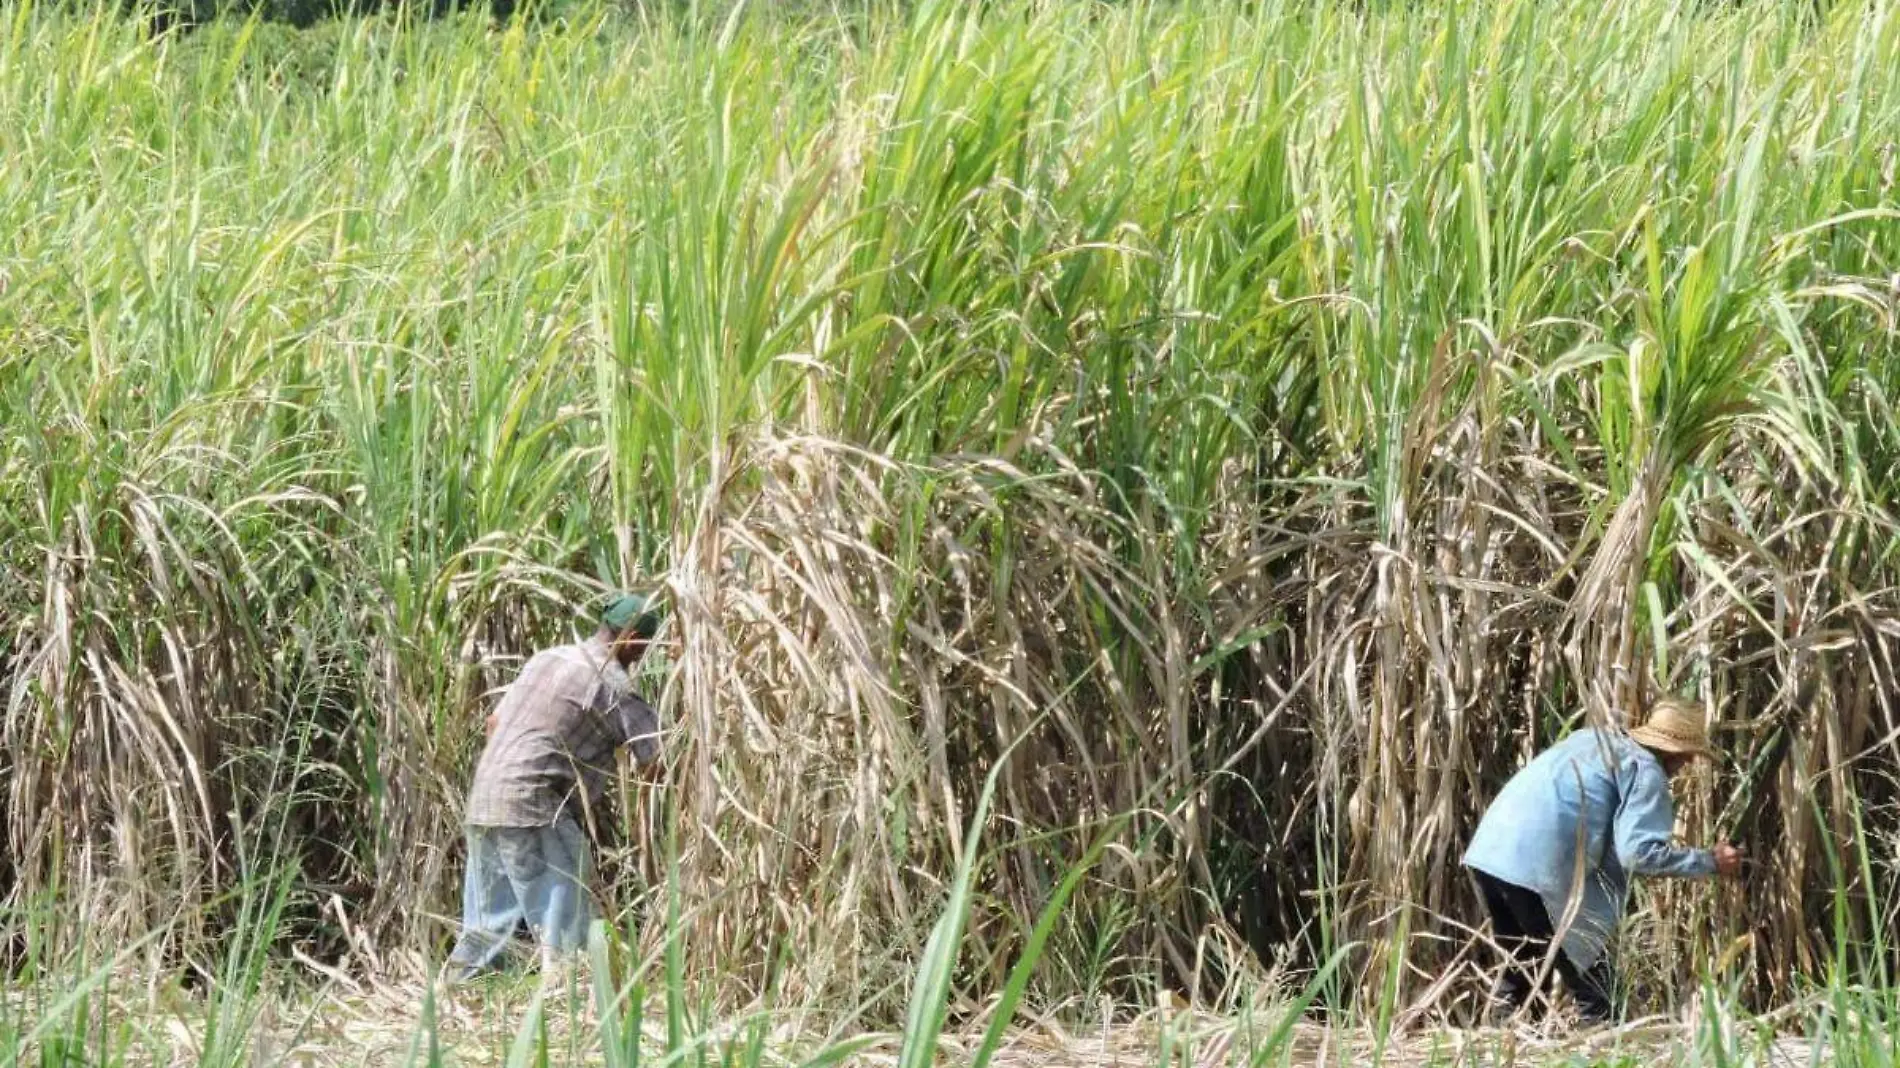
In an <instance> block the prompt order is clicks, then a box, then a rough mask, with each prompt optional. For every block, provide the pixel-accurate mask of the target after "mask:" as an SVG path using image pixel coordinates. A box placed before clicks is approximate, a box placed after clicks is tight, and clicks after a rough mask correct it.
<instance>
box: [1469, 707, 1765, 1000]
mask: <svg viewBox="0 0 1900 1068" xmlns="http://www.w3.org/2000/svg"><path fill="white" fill-rule="evenodd" d="M1708 755H1710V754H1709V747H1708V733H1707V730H1706V728H1705V727H1704V726H1703V723H1702V715H1701V713H1700V710H1699V709H1698V708H1697V707H1696V706H1695V705H1692V704H1690V703H1688V702H1686V701H1682V700H1679V699H1676V698H1670V697H1665V698H1662V699H1660V700H1658V701H1657V702H1656V704H1655V709H1654V711H1653V713H1652V714H1651V716H1650V719H1649V722H1647V723H1645V724H1644V725H1643V726H1640V727H1637V728H1635V729H1633V730H1631V731H1630V732H1629V733H1628V734H1624V733H1622V732H1621V731H1614V730H1598V729H1587V730H1580V731H1577V732H1575V733H1573V734H1571V735H1570V736H1569V737H1568V738H1565V739H1564V740H1563V741H1561V742H1558V743H1557V744H1556V745H1554V746H1552V747H1551V748H1550V749H1548V750H1545V751H1544V752H1543V753H1542V754H1540V755H1539V756H1538V757H1537V758H1536V759H1535V760H1532V761H1531V762H1530V764H1528V765H1526V766H1525V768H1524V770H1522V771H1520V772H1518V773H1517V775H1515V776H1514V777H1512V779H1511V781H1510V782H1509V783H1506V784H1505V787H1504V790H1503V792H1502V793H1500V794H1498V797H1497V800H1495V801H1493V802H1492V803H1491V807H1490V808H1489V809H1488V810H1486V812H1485V814H1484V819H1483V820H1482V821H1481V822H1480V823H1479V824H1478V832H1477V834H1476V835H1475V836H1474V837H1473V838H1472V841H1471V847H1470V849H1469V850H1467V851H1466V853H1465V857H1464V864H1465V867H1466V868H1468V869H1470V871H1471V874H1472V877H1473V880H1474V881H1475V882H1476V883H1477V888H1478V893H1479V896H1480V897H1481V898H1482V899H1483V901H1484V905H1485V909H1486V910H1487V911H1488V912H1489V913H1490V916H1491V925H1492V934H1493V937H1494V939H1495V941H1496V944H1497V948H1498V950H1499V953H1500V956H1501V958H1502V959H1501V960H1500V961H1499V966H1500V972H1501V974H1500V976H1499V979H1498V982H1497V985H1496V987H1495V988H1494V990H1493V991H1492V1002H1493V1008H1494V1009H1495V1008H1504V1007H1508V1008H1510V1009H1513V1010H1515V1009H1518V1008H1522V1007H1523V1006H1524V1005H1525V1004H1526V1003H1527V1002H1528V1001H1529V1000H1530V998H1531V996H1532V994H1533V993H1536V992H1537V991H1539V990H1540V989H1542V988H1543V987H1544V986H1545V984H1547V983H1548V981H1549V977H1550V976H1551V975H1552V974H1553V973H1554V974H1557V975H1561V976H1563V980H1564V985H1565V986H1566V987H1567V988H1568V989H1569V991H1570V993H1571V996H1572V997H1573V998H1575V999H1576V1001H1577V1005H1578V1008H1579V1010H1580V1011H1581V1013H1582V1015H1583V1017H1584V1018H1585V1019H1586V1020H1589V1021H1591V1022H1603V1021H1608V1020H1610V1019H1612V1018H1613V1017H1614V1016H1615V1015H1616V1010H1615V1009H1614V1007H1613V998H1614V990H1615V985H1616V984H1615V974H1614V971H1613V969H1612V968H1611V966H1610V962H1609V958H1608V955H1607V953H1606V949H1607V944H1608V942H1609V937H1610V934H1611V932H1612V931H1613V930H1614V929H1615V927H1616V924H1617V922H1618V920H1619V919H1620V918H1621V917H1622V914H1623V908H1624V903H1625V900H1626V899H1627V897H1628V895H1629V879H1630V876H1631V875H1648V876H1662V877H1676V878H1706V877H1708V876H1711V875H1716V874H1721V875H1724V876H1730V877H1732V876H1734V875H1736V874H1738V873H1739V872H1740V870H1741V863H1742V854H1741V850H1739V849H1737V848H1735V847H1733V846H1729V845H1718V846H1716V847H1715V848H1714V849H1713V850H1706V849H1695V848H1690V847H1686V846H1682V845H1678V844H1676V842H1675V841H1674V832H1675V822H1676V820H1675V808H1674V806H1673V805H1672V804H1671V802H1670V797H1669V781H1670V780H1671V779H1672V778H1674V777H1675V776H1676V774H1677V773H1678V772H1680V771H1682V769H1684V768H1686V767H1688V766H1689V763H1690V762H1691V761H1693V760H1694V759H1696V758H1697V757H1706V756H1708ZM1553 945H1555V946H1556V947H1557V951H1556V952H1555V953H1553V952H1552V947H1553Z"/></svg>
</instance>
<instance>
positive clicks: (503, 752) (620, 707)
mask: <svg viewBox="0 0 1900 1068" xmlns="http://www.w3.org/2000/svg"><path fill="white" fill-rule="evenodd" d="M495 719H496V721H497V722H496V724H495V733H494V735H493V736H492V737H490V738H489V739H488V747H487V748H486V749H484V750H482V759H481V763H479V764H477V765H476V766H475V784H474V786H473V787H471V788H470V790H469V796H468V810H467V811H466V812H465V813H464V814H463V821H464V822H466V823H468V824H471V825H473V826H477V827H545V826H547V825H549V824H551V823H553V822H554V821H555V820H557V819H559V818H560V817H562V816H563V815H572V816H574V817H576V818H582V819H583V822H585V820H584V814H585V812H586V811H591V810H592V809H593V808H595V807H598V805H599V804H600V801H601V799H602V798H603V797H604V796H605V792H606V786H607V779H608V777H609V776H610V775H612V774H613V769H614V750H616V749H618V748H620V747H621V746H623V745H631V746H632V747H633V752H634V756H635V757H637V758H638V759H639V761H640V763H642V764H646V763H650V762H652V761H653V760H654V758H656V757H658V756H659V755H660V733H659V718H658V717H657V716H656V715H655V714H654V712H653V709H652V707H651V706H649V705H648V704H647V703H646V702H645V701H643V700H641V699H640V697H639V696H638V695H637V694H635V693H634V692H633V683H632V680H630V679H629V678H628V677H627V672H626V669H624V668H622V667H621V666H620V663H619V661H617V660H615V659H614V658H613V656H612V654H611V653H610V652H609V650H608V648H607V644H606V643H605V642H602V641H600V640H598V639H595V640H590V641H588V642H586V643H584V644H581V645H564V646H561V647H559V648H556V649H549V650H548V651H546V652H544V653H540V654H538V655H536V656H535V657H534V658H533V659H531V660H529V661H528V664H527V666H526V667H524V668H522V669H521V675H520V677H519V678H517V679H515V682H514V685H512V686H510V687H508V692H507V694H506V695H505V696H503V697H502V699H501V705H500V707H498V708H496V710H495ZM583 806H586V807H585V808H583Z"/></svg>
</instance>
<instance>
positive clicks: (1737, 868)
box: [1715, 842, 1743, 879]
mask: <svg viewBox="0 0 1900 1068" xmlns="http://www.w3.org/2000/svg"><path fill="white" fill-rule="evenodd" d="M1742 856H1743V854H1742V847H1741V846H1732V845H1729V844H1728V843H1726V842H1724V843H1722V844H1721V845H1719V846H1716V847H1715V874H1717V875H1720V876H1722V877H1723V878H1726V879H1733V878H1735V877H1736V876H1738V875H1740V874H1742Z"/></svg>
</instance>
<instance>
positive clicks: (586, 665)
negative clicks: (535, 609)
mask: <svg viewBox="0 0 1900 1068" xmlns="http://www.w3.org/2000/svg"><path fill="white" fill-rule="evenodd" d="M659 625H660V613H659V612H658V610H657V609H655V608H654V607H653V606H652V605H651V604H649V602H648V601H647V600H646V599H645V598H642V597H638V596H634V595H632V594H617V595H615V596H613V597H611V598H610V599H609V600H608V602H607V604H606V606H605V609H604V610H603V611H602V612H601V613H600V617H599V626H598V628H597V629H596V630H595V632H594V636H593V637H592V638H591V639H589V640H588V641H585V642H582V643H581V644H578V645H564V646H560V647H559V648H554V649H549V650H547V651H545V652H542V653H538V654H536V655H535V656H534V657H533V658H531V659H530V660H529V661H528V663H527V666H525V667H523V668H522V669H521V674H520V676H519V677H517V678H516V679H515V681H514V683H513V685H511V686H509V687H508V692H507V693H506V694H505V695H504V696H503V697H502V699H501V703H500V704H499V705H498V706H497V707H496V709H495V711H494V713H493V714H491V715H490V716H489V717H488V722H487V734H488V742H487V746H486V747H485V748H484V749H483V751H482V756H481V761H480V763H478V764H477V765H476V768H475V782H474V785H473V786H472V787H471V788H470V790H469V796H468V808H467V810H466V812H465V813H464V814H463V823H464V825H465V830H466V834H467V839H468V874H467V877H466V878H465V879H464V881H463V886H462V934H461V938H460V939H459V940H458V941H457V942H456V944H455V949H454V951H453V952H452V953H450V955H449V964H448V969H447V971H448V977H449V978H450V979H451V980H452V981H457V982H460V981H465V980H467V979H471V978H474V977H475V976H477V975H480V974H482V973H483V972H486V971H490V970H493V969H494V968H495V967H496V965H497V962H498V961H499V959H500V958H501V956H502V955H503V953H504V952H505V951H506V950H507V947H508V943H509V941H510V939H511V938H512V937H513V935H514V933H515V928H516V926H517V925H518V924H520V923H522V922H526V923H527V925H528V926H529V928H530V929H531V930H532V931H533V932H534V935H535V937H536V938H537V939H538V940H539V942H540V944H541V947H542V954H543V958H544V959H546V960H552V959H553V958H555V957H556V956H558V955H561V954H565V953H568V952H571V951H573V950H575V949H578V948H580V946H581V944H582V942H583V941H584V939H585V937H586V933H587V925H588V922H589V920H590V919H591V918H592V907H591V898H590V895H589V891H588V882H589V880H590V879H591V878H592V874H593V873H592V866H593V861H592V857H591V855H590V853H589V850H588V840H587V836H586V834H585V833H584V832H583V831H582V821H583V820H584V819H589V818H590V814H591V813H592V812H594V811H596V810H598V809H599V807H600V805H601V804H602V802H603V801H604V800H605V790H606V785H607V780H608V778H609V776H610V775H611V774H612V772H613V768H614V759H615V752H616V751H617V750H619V749H620V748H621V747H622V746H627V747H631V748H632V750H633V754H634V756H635V757H636V758H637V759H638V760H639V762H640V763H641V764H642V765H644V766H652V765H653V762H654V761H655V760H656V759H657V758H658V757H659V753H660V743H659V720H658V717H657V716H656V715H655V714H654V711H653V709H652V707H651V706H649V705H648V704H647V703H646V701H644V700H642V699H641V698H640V696H639V695H637V694H635V693H634V692H633V684H632V681H631V679H630V678H629V677H628V675H627V672H628V669H630V668H632V667H634V666H635V665H637V664H638V663H639V662H640V660H641V658H642V657H644V656H645V655H646V652H647V647H648V645H649V644H650V643H651V642H652V641H653V636H654V634H655V633H656V632H657V631H658V629H659Z"/></svg>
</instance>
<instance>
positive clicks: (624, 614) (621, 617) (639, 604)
mask: <svg viewBox="0 0 1900 1068" xmlns="http://www.w3.org/2000/svg"><path fill="white" fill-rule="evenodd" d="M660 618H661V612H660V610H659V609H658V608H656V607H655V606H654V604H653V602H652V601H651V600H649V599H648V598H645V597H642V596H640V595H639V594H637V593H616V594H614V595H613V596H611V597H609V598H607V603H606V604H605V605H604V606H603V607H602V608H601V612H600V622H601V625H602V626H604V627H606V628H608V629H609V630H612V631H613V632H614V633H616V634H618V633H620V632H621V631H624V630H626V629H627V628H628V627H632V628H633V632H634V634H635V635H637V636H639V637H640V638H643V639H649V640H650V639H652V637H653V636H654V635H655V634H657V633H659V630H660Z"/></svg>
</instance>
